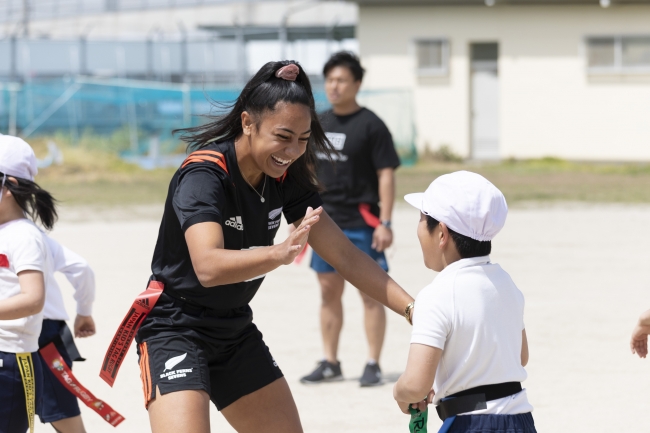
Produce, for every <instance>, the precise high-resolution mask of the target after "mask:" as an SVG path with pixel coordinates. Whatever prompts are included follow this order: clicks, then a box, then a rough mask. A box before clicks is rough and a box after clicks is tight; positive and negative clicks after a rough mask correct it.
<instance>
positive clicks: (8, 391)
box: [0, 352, 43, 433]
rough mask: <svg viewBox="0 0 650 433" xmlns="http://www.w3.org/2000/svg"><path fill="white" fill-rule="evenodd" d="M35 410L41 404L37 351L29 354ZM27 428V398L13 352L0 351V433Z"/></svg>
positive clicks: (40, 376) (41, 385)
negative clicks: (31, 366)
mask: <svg viewBox="0 0 650 433" xmlns="http://www.w3.org/2000/svg"><path fill="white" fill-rule="evenodd" d="M31 355H32V356H31V359H32V365H33V374H34V391H35V394H36V395H35V401H34V404H35V406H36V411H38V408H39V406H40V404H41V396H42V390H43V372H42V368H41V363H40V356H39V355H38V352H33V353H32V354H31ZM28 428H29V419H28V418H27V400H26V399H25V388H24V385H23V379H22V376H21V375H20V369H19V368H18V360H17V359H16V354H15V353H10V352H0V433H17V432H19V433H24V432H26V431H27V429H28Z"/></svg>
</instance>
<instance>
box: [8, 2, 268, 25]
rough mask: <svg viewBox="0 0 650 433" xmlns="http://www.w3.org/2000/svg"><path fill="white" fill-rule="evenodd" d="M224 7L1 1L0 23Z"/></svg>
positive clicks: (195, 4) (188, 4)
mask: <svg viewBox="0 0 650 433" xmlns="http://www.w3.org/2000/svg"><path fill="white" fill-rule="evenodd" d="M256 1H265V0H256ZM225 3H233V0H0V23H4V22H25V20H27V21H29V20H47V19H56V18H65V17H71V16H77V15H85V14H99V13H105V12H120V11H134V10H148V9H162V8H176V7H191V6H204V5H218V4H225Z"/></svg>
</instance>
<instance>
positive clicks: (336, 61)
mask: <svg viewBox="0 0 650 433" xmlns="http://www.w3.org/2000/svg"><path fill="white" fill-rule="evenodd" d="M337 66H343V67H344V68H348V69H349V70H350V72H352V76H354V81H361V80H363V74H364V72H366V70H365V69H363V68H362V67H361V61H359V57H357V55H356V54H354V53H352V52H350V51H339V52H338V53H334V54H332V57H330V59H329V60H328V61H327V63H325V66H323V76H324V77H326V78H327V74H329V72H330V71H331V70H332V69H334V68H335V67H337Z"/></svg>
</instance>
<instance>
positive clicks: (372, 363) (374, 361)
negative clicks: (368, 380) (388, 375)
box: [368, 358, 377, 365]
mask: <svg viewBox="0 0 650 433" xmlns="http://www.w3.org/2000/svg"><path fill="white" fill-rule="evenodd" d="M368 365H377V361H376V360H374V359H372V358H370V359H369V360H368Z"/></svg>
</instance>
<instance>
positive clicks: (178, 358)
mask: <svg viewBox="0 0 650 433" xmlns="http://www.w3.org/2000/svg"><path fill="white" fill-rule="evenodd" d="M186 357H187V352H186V353H183V354H182V355H179V356H174V357H173V358H169V359H168V360H167V362H165V370H164V371H163V373H164V372H165V371H167V370H172V369H173V368H174V367H176V366H177V365H178V364H179V363H180V362H181V361H182V360H184V359H185V358H186Z"/></svg>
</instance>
